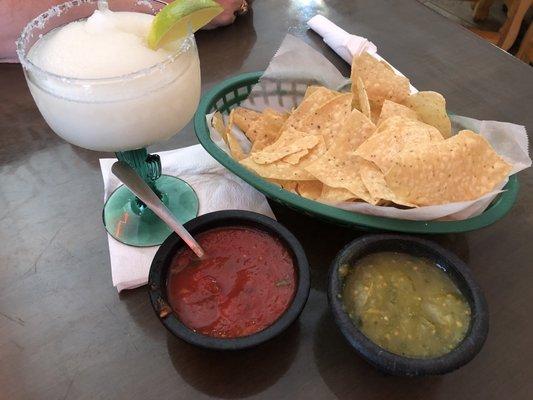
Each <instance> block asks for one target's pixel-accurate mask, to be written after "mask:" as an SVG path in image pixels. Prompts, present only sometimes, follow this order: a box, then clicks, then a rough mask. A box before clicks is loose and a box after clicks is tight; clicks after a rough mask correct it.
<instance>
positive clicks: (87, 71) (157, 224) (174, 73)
mask: <svg viewBox="0 0 533 400" xmlns="http://www.w3.org/2000/svg"><path fill="white" fill-rule="evenodd" d="M102 3H103V7H102ZM99 5H100V8H101V10H100V11H96V13H95V10H98V6H99ZM165 5H166V4H165V3H164V2H161V1H157V0H142V1H140V0H117V1H113V2H110V4H109V8H110V10H111V11H109V10H107V3H106V2H101V1H97V0H74V1H70V2H67V3H64V4H61V5H59V6H55V7H53V8H51V9H50V10H48V11H46V12H44V13H43V14H41V15H39V16H38V17H37V18H35V19H34V20H33V21H31V22H30V23H29V24H28V25H27V26H26V27H25V28H24V30H23V31H22V34H21V36H20V38H19V40H18V41H17V53H18V56H19V59H20V62H21V64H22V66H23V69H24V74H25V76H26V80H27V83H28V86H29V89H30V92H31V94H32V96H33V98H34V100H35V103H36V104H37V107H38V108H39V111H40V112H41V114H42V115H43V117H44V119H45V120H46V122H47V123H48V125H49V126H50V127H51V128H52V129H53V130H54V132H55V133H56V134H57V135H59V136H60V137H62V138H63V139H65V140H66V141H68V142H70V143H72V144H74V145H77V146H80V147H83V148H86V149H90V150H97V151H111V152H115V154H116V156H117V158H118V159H119V160H122V161H125V162H127V163H128V164H129V165H130V166H131V167H133V168H134V169H135V170H136V171H137V173H138V174H139V175H140V176H141V177H142V178H143V179H144V180H145V182H146V183H147V184H148V185H149V186H150V187H151V188H152V190H154V192H156V194H157V195H158V196H159V197H160V198H161V199H162V200H163V202H164V203H165V204H166V206H167V207H168V208H169V209H170V210H171V211H172V213H173V214H174V215H175V216H176V217H177V218H178V219H179V220H180V222H182V223H184V222H186V221H188V220H190V219H192V218H194V217H195V216H196V215H197V213H198V198H197V196H196V194H195V193H194V191H193V190H192V188H191V187H190V186H189V185H188V184H187V183H186V182H184V181H183V180H181V179H178V178H176V177H173V176H169V175H162V174H161V163H160V159H159V156H157V155H150V154H148V153H147V151H146V146H148V145H151V144H154V143H156V142H159V141H163V140H166V139H169V138H170V137H172V136H173V135H174V134H176V133H177V132H179V131H180V130H181V129H182V128H183V127H184V126H185V125H186V124H187V123H188V122H189V121H190V120H191V118H192V116H193V114H194V111H195V110H196V107H197V105H198V101H199V97H200V64H199V59H198V52H197V49H196V43H195V40H194V35H192V34H190V35H188V36H187V37H185V38H183V39H180V40H177V41H174V42H172V43H169V44H168V45H166V46H164V48H163V49H159V50H157V52H156V51H154V50H150V49H148V47H147V45H146V44H145V40H144V38H145V35H146V34H147V31H148V29H149V26H150V23H151V19H152V18H153V17H152V15H154V14H156V13H157V12H158V11H159V10H160V9H161V8H162V7H164V6H165ZM95 15H96V17H95ZM97 18H100V19H97ZM73 21H78V22H77V23H75V24H70V23H71V22H73ZM102 21H103V22H102ZM110 21H111V22H110ZM91 24H92V25H91ZM106 24H107V25H109V26H107V25H106ZM117 26H118V27H119V28H116V27H117ZM91 29H93V30H94V29H96V31H97V33H96V34H95V35H92V33H91V34H90V35H87V30H89V31H90V30H91ZM102 29H104V30H106V29H107V31H105V32H104V34H103V35H102V32H101V30H102ZM117 29H118V31H117ZM124 32H125V33H124ZM69 35H70V36H71V38H70V39H69V37H68V36H69ZM91 35H92V36H91ZM106 35H107V36H106ZM124 35H126V36H127V35H130V36H131V37H130V36H127V40H128V42H127V43H128V46H129V43H130V42H132V43H133V44H132V45H131V46H132V47H131V51H130V49H129V47H128V46H126V45H124V44H123V43H122V42H121V40H123V38H124ZM98 38H99V39H98ZM115 39H117V40H118V41H115ZM141 39H142V40H141ZM84 40H85V41H87V40H88V41H90V42H91V43H90V46H92V49H93V50H94V49H96V50H94V51H93V53H91V54H88V55H87V57H86V58H84V56H85V54H81V55H79V54H78V55H76V54H74V58H75V59H76V57H77V62H78V63H77V64H76V63H72V64H73V65H70V64H69V63H68V62H61V60H63V57H66V60H69V59H72V57H73V56H72V52H74V53H75V52H76V51H80V50H78V48H77V47H76V46H78V44H79V43H81V42H83V41H84ZM54 41H55V42H54ZM93 41H94V43H93ZM58 43H59V44H58ZM54 46H55V47H54ZM109 46H116V47H115V48H113V47H112V48H111V49H112V50H111V51H112V52H113V55H115V54H120V55H121V57H106V54H107V55H109V51H110V50H109ZM143 46H144V47H146V48H143ZM101 48H102V49H104V50H105V51H102V52H100V49H101ZM82 49H84V48H83V46H82ZM106 49H107V50H106ZM83 51H86V50H85V49H84V50H83ZM106 51H107V53H106ZM58 52H60V53H61V54H59V55H58V54H57V53H58ZM63 53H64V54H63ZM69 57H70V58H69ZM58 60H59V61H58ZM80 60H81V61H80ZM154 60H155V61H154ZM123 64H124V65H123ZM132 68H133V70H132ZM58 71H59V73H58ZM117 71H118V72H117ZM124 71H126V72H125V73H123V72H124ZM103 219H104V225H105V227H106V229H107V231H108V232H109V234H111V235H112V236H113V237H114V238H115V239H117V240H119V241H121V242H122V243H125V244H129V245H133V246H154V245H158V244H161V243H162V242H163V240H164V239H165V238H166V237H167V236H168V235H169V234H170V232H171V230H170V228H168V227H167V225H166V224H165V223H164V222H162V221H161V220H160V219H159V218H158V217H157V216H156V215H155V214H154V213H153V212H152V211H151V210H149V209H148V208H147V207H146V206H145V205H144V203H143V202H142V201H140V200H139V199H137V198H136V197H135V196H134V195H133V194H132V193H131V192H130V191H129V189H127V188H126V187H125V186H120V187H119V188H118V189H117V190H115V191H114V192H113V193H112V194H111V196H110V197H109V198H108V200H107V202H106V204H105V206H104V211H103Z"/></svg>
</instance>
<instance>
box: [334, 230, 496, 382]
mask: <svg viewBox="0 0 533 400" xmlns="http://www.w3.org/2000/svg"><path fill="white" fill-rule="evenodd" d="M378 252H398V253H405V254H409V255H413V256H416V257H422V258H425V259H428V260H429V261H431V262H432V263H434V264H435V265H436V266H435V268H437V266H438V267H439V268H440V269H441V270H443V271H444V272H445V273H446V275H447V276H448V277H449V278H450V279H451V281H452V282H453V283H454V285H455V286H456V287H457V289H459V291H460V292H461V293H462V294H463V296H464V298H465V299H466V301H467V303H468V305H469V306H470V310H471V314H470V323H469V327H468V329H467V331H466V334H465V336H464V338H463V339H462V341H460V343H459V344H458V345H457V346H456V347H455V348H453V349H452V350H451V351H449V352H448V353H446V354H444V355H442V356H438V357H434V358H414V357H407V356H401V355H398V354H395V353H392V352H390V351H387V350H386V349H384V348H383V347H380V346H378V345H377V344H376V343H374V342H373V341H372V340H370V339H369V338H368V337H367V336H366V335H365V334H364V333H363V332H362V331H361V330H360V329H359V328H358V327H357V326H356V324H355V323H354V322H353V321H352V319H351V318H350V316H349V315H348V313H347V311H346V309H345V306H344V304H343V301H342V295H341V293H342V290H343V285H344V278H343V277H342V276H341V274H340V273H339V272H340V271H339V270H340V268H341V267H342V266H345V265H352V266H353V265H356V263H357V261H359V260H360V259H362V258H363V257H365V256H367V255H369V254H373V253H378ZM354 268H357V265H356V266H355V267H354ZM328 302H329V307H330V309H331V312H332V313H333V317H334V320H335V323H336V324H337V326H338V328H339V330H340V331H341V333H342V335H343V336H344V338H345V339H346V341H347V342H348V344H349V345H350V346H351V347H352V348H353V349H354V350H355V351H356V352H357V353H358V354H359V355H360V356H361V357H362V358H363V359H365V360H366V361H367V362H368V363H369V364H371V365H372V366H374V367H375V368H377V369H378V370H380V371H382V372H384V373H387V374H390V375H398V376H423V375H438V374H445V373H448V372H451V371H453V370H456V369H457V368H459V367H461V366H463V365H465V364H466V363H468V362H469V361H471V360H472V359H473V358H474V357H475V356H476V355H477V354H478V353H479V351H480V350H481V348H482V347H483V344H484V343H485V340H486V338H487V335H488V329H489V312H488V306H487V302H486V300H485V297H484V295H483V293H482V291H481V288H480V287H479V286H478V284H477V283H476V282H475V280H474V278H473V276H472V274H471V273H470V270H469V268H468V267H467V265H466V264H465V263H464V262H462V261H461V260H460V259H459V258H458V257H457V256H456V255H454V254H453V253H451V252H449V251H448V250H446V249H444V248H442V247H441V246H439V245H437V244H435V243H433V242H430V241H428V240H424V239H420V238H416V237H411V236H404V235H394V234H378V235H365V236H363V237H361V238H358V239H356V240H354V241H353V242H351V243H349V244H348V245H346V246H345V247H344V248H343V249H342V250H341V251H340V252H339V253H338V254H337V256H336V257H335V259H334V260H333V262H332V264H331V268H330V271H329V281H328Z"/></svg>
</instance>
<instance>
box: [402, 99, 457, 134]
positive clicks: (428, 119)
mask: <svg viewBox="0 0 533 400" xmlns="http://www.w3.org/2000/svg"><path fill="white" fill-rule="evenodd" d="M403 104H405V105H406V106H407V107H409V108H410V109H412V110H413V111H415V112H416V113H417V114H418V117H419V119H420V120H421V121H422V122H425V123H426V124H428V125H431V126H434V127H435V128H437V129H438V130H439V131H440V133H441V134H442V136H443V137H444V138H449V137H450V136H451V135H452V123H451V122H450V118H449V117H448V114H447V113H446V100H445V99H444V97H443V96H442V95H441V94H440V93H437V92H418V93H414V94H412V95H410V96H409V97H408V98H406V99H405V100H404V103H403Z"/></svg>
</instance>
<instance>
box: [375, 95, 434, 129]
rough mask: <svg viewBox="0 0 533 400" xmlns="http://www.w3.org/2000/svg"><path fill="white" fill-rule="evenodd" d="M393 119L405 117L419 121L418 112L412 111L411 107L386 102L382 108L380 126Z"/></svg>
mask: <svg viewBox="0 0 533 400" xmlns="http://www.w3.org/2000/svg"><path fill="white" fill-rule="evenodd" d="M391 117H403V118H407V119H414V120H417V119H418V116H417V114H416V112H415V111H413V110H412V109H410V108H409V107H406V106H404V105H401V104H398V103H395V102H393V101H390V100H385V102H384V103H383V106H382V107H381V112H380V114H379V119H378V124H379V123H380V122H382V121H384V120H386V119H387V118H391ZM430 125H431V124H430Z"/></svg>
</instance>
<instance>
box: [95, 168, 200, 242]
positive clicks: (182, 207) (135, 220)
mask: <svg viewBox="0 0 533 400" xmlns="http://www.w3.org/2000/svg"><path fill="white" fill-rule="evenodd" d="M154 183H155V187H156V190H157V191H158V192H159V195H160V196H159V197H160V198H161V199H162V200H163V203H165V205H166V206H167V207H168V209H169V210H170V211H172V213H173V214H174V216H176V218H177V219H178V221H180V222H181V223H185V222H187V221H189V220H191V219H193V218H194V217H196V216H197V215H198V207H199V204H198V196H196V193H195V192H194V190H193V189H192V188H191V187H190V186H189V184H188V183H187V182H184V181H182V180H181V179H178V178H176V177H173V176H169V175H161V177H159V178H158V179H157V180H156V181H155V182H154ZM103 217H104V225H105V228H106V230H107V232H109V234H110V235H111V236H113V237H114V238H115V239H117V240H118V241H119V242H122V243H124V244H127V245H130V246H137V247H148V246H158V245H160V244H161V243H163V241H164V240H165V239H166V238H167V237H168V235H170V233H171V229H170V228H169V227H168V226H167V225H166V224H165V223H164V222H163V221H161V220H160V219H159V217H158V216H157V215H155V214H154V213H153V212H152V211H151V210H150V209H149V208H148V207H146V206H145V205H144V204H143V203H141V202H140V201H139V200H138V199H137V198H136V197H135V195H134V194H133V193H131V192H130V190H129V189H128V188H127V187H126V186H124V185H122V186H120V187H119V188H118V189H116V190H115V191H114V192H113V193H112V194H111V196H109V199H107V202H106V203H105V206H104V213H103Z"/></svg>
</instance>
